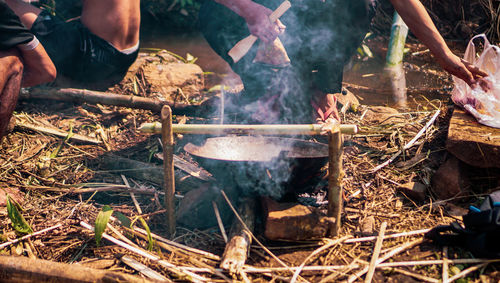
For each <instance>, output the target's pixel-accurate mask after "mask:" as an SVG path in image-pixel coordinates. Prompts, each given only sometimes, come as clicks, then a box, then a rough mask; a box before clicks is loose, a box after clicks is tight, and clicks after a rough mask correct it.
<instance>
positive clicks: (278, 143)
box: [184, 136, 328, 198]
mask: <svg viewBox="0 0 500 283" xmlns="http://www.w3.org/2000/svg"><path fill="white" fill-rule="evenodd" d="M184 150H185V151H186V152H188V153H189V154H191V155H192V156H193V157H194V158H195V159H196V160H197V161H198V162H199V163H200V164H201V165H202V166H203V167H205V169H207V170H208V171H210V172H211V173H212V174H213V175H214V177H215V178H216V179H217V181H218V183H219V184H220V185H222V188H228V186H230V188H236V189H238V190H240V191H241V192H242V193H244V194H248V193H258V194H260V195H269V196H272V197H275V198H280V197H281V196H282V195H283V193H284V192H285V191H286V192H304V191H305V190H307V189H308V188H309V187H310V186H311V185H312V180H314V179H315V178H314V177H315V176H316V175H318V173H319V171H320V169H321V167H322V166H324V165H325V163H326V162H327V160H328V146H327V145H325V144H322V143H316V142H309V141H304V140H299V139H292V138H281V137H260V136H259V137H257V136H226V137H215V138H208V139H206V140H204V142H202V144H200V145H194V144H192V143H189V144H187V145H186V146H185V147H184Z"/></svg>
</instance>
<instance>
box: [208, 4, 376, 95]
mask: <svg viewBox="0 0 500 283" xmlns="http://www.w3.org/2000/svg"><path fill="white" fill-rule="evenodd" d="M255 2H257V3H259V4H262V5H264V6H266V7H268V8H270V9H272V10H274V9H276V8H277V7H278V6H279V4H281V2H283V0H256V1H255ZM291 2H292V7H291V8H290V9H289V10H288V11H287V12H286V13H285V14H284V15H283V16H282V17H281V18H280V20H281V21H282V22H283V23H284V24H285V25H286V26H287V29H286V31H285V33H284V34H283V35H281V36H280V39H281V41H282V42H283V45H284V46H285V49H286V50H287V53H288V55H289V57H290V59H291V61H292V66H293V68H294V69H295V70H296V72H295V73H297V74H298V78H297V80H299V81H304V82H305V83H310V84H313V85H314V87H316V88H319V89H321V90H322V91H324V92H328V93H334V92H339V91H340V90H341V87H342V78H343V76H342V72H343V68H344V65H345V64H346V63H347V62H348V61H349V59H350V58H351V56H352V55H353V54H354V52H355V51H356V49H357V48H358V46H359V44H360V43H361V41H362V40H363V38H364V36H365V34H366V33H367V31H368V28H369V25H370V22H371V17H372V15H373V13H372V12H373V2H374V1H373V0H326V1H323V0H291ZM199 19H200V29H201V31H202V33H203V35H204V36H205V38H206V39H207V41H208V43H209V44H210V45H211V46H212V48H213V49H214V50H215V51H216V52H217V53H218V54H219V55H220V56H221V57H222V58H224V60H226V61H227V62H228V63H229V64H230V65H231V67H232V68H233V70H234V71H235V72H236V73H238V74H239V75H240V77H242V80H243V82H244V83H245V85H247V83H246V82H257V81H259V79H258V77H263V78H269V77H270V76H267V75H264V76H261V75H260V74H261V73H262V72H265V70H264V68H263V67H262V66H258V65H257V66H256V64H252V61H253V58H254V57H255V54H256V52H257V46H258V44H255V45H254V46H253V48H252V49H251V50H250V52H249V53H248V54H247V56H245V57H244V58H243V59H241V60H240V61H239V62H238V63H234V62H233V61H232V59H231V58H230V57H229V56H228V55H227V52H228V51H229V50H230V49H231V48H232V47H233V46H234V45H235V44H236V43H237V42H238V41H239V40H241V39H243V38H244V37H246V36H248V35H249V34H250V32H249V31H248V28H247V26H246V23H245V21H244V19H243V18H241V17H240V16H238V15H237V14H236V13H234V12H232V11H231V10H229V9H228V8H226V7H225V6H223V5H221V4H218V3H216V2H215V1H213V0H206V1H205V2H204V3H203V5H202V7H201V11H200V17H199ZM270 73H272V71H270ZM264 84H265V83H264Z"/></svg>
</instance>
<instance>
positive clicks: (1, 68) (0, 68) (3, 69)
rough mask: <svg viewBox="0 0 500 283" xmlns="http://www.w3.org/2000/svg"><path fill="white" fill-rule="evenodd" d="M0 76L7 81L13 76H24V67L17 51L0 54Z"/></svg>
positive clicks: (12, 50) (10, 50)
mask: <svg viewBox="0 0 500 283" xmlns="http://www.w3.org/2000/svg"><path fill="white" fill-rule="evenodd" d="M0 62H1V63H0V76H1V77H2V78H3V79H7V78H9V77H11V76H22V74H23V69H24V65H23V62H22V59H21V55H20V54H19V51H17V49H15V48H13V49H9V50H7V51H1V52H0Z"/></svg>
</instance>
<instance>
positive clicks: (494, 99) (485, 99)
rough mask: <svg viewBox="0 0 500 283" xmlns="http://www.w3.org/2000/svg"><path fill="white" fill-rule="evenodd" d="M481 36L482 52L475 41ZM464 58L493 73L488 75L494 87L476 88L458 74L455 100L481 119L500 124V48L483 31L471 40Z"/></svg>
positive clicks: (497, 125) (490, 124) (488, 124)
mask: <svg viewBox="0 0 500 283" xmlns="http://www.w3.org/2000/svg"><path fill="white" fill-rule="evenodd" d="M477 38H481V39H483V40H484V48H483V52H482V53H481V54H480V55H479V56H477V55H476V46H475V45H474V42H473V41H474V40H475V39H477ZM464 59H465V60H467V61H468V62H470V63H472V64H474V66H477V67H479V68H480V69H482V70H484V71H486V72H487V73H488V74H489V75H488V77H487V78H486V79H487V80H489V81H491V85H492V88H491V89H490V90H489V91H487V92H485V91H484V90H483V89H482V88H481V87H479V86H478V87H476V88H475V89H472V88H471V87H470V86H469V85H468V84H467V83H465V82H464V81H463V80H461V79H459V78H457V77H455V76H454V77H453V81H454V82H455V88H454V89H453V91H452V97H451V98H452V99H453V102H455V104H457V105H459V106H461V107H463V108H464V109H465V110H467V111H468V112H469V113H470V114H472V116H474V117H475V118H476V119H477V121H478V122H479V123H481V124H484V125H487V126H490V127H495V128H500V48H499V47H498V46H495V45H491V44H490V42H489V41H488V39H487V38H486V36H485V35H484V34H479V35H476V36H474V37H473V38H472V39H471V40H470V42H469V45H468V46H467V49H466V50H465V55H464Z"/></svg>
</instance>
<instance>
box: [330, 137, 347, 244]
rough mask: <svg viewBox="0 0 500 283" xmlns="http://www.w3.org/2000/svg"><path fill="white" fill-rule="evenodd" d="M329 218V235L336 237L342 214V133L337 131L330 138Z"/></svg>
mask: <svg viewBox="0 0 500 283" xmlns="http://www.w3.org/2000/svg"><path fill="white" fill-rule="evenodd" d="M328 156H329V161H328V174H329V177H328V217H331V218H335V223H333V222H332V221H330V224H329V225H330V227H329V229H328V235H329V236H330V237H335V236H337V235H338V234H339V232H340V224H341V223H340V222H341V221H340V218H341V213H342V178H343V176H344V172H343V171H342V133H341V132H340V131H335V132H333V133H331V134H330V136H329V137H328Z"/></svg>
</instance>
